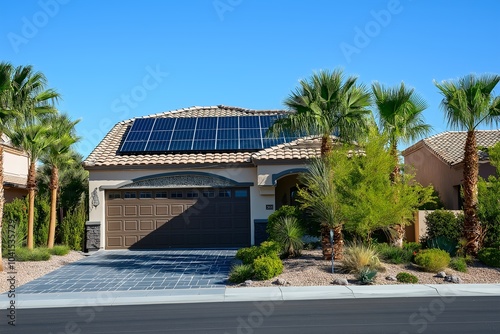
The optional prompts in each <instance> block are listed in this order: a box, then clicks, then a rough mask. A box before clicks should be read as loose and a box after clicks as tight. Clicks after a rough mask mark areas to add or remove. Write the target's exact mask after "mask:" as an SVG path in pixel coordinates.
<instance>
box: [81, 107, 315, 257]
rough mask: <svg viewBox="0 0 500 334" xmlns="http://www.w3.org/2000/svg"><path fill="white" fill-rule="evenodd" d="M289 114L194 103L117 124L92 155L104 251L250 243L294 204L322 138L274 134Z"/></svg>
mask: <svg viewBox="0 0 500 334" xmlns="http://www.w3.org/2000/svg"><path fill="white" fill-rule="evenodd" d="M284 114H285V111H283V110H249V109H244V108H237V107H228V106H223V105H219V106H212V107H191V108H185V109H179V110H174V111H169V112H163V113H159V114H155V115H150V116H145V117H139V118H133V119H129V120H125V121H122V122H120V123H118V124H116V125H115V126H114V127H113V128H112V129H111V130H110V131H109V133H108V134H107V135H106V136H105V138H104V139H103V140H102V141H101V143H99V144H98V145H97V147H96V148H95V149H94V151H93V152H92V153H91V154H90V155H89V156H88V157H87V159H86V160H85V161H84V167H85V169H87V170H88V171H89V187H90V189H89V190H90V194H91V196H90V213H89V220H90V221H91V222H96V223H97V224H98V225H99V226H100V227H99V228H98V231H99V232H100V238H99V242H98V243H99V247H98V248H104V249H123V248H143V249H147V248H168V247H179V248H182V247H201V248H203V247H205V248H210V247H241V246H249V245H252V244H258V243H260V242H261V241H263V239H264V238H265V226H266V223H267V218H268V216H269V214H271V213H272V212H274V210H276V209H277V208H279V207H280V206H281V205H284V204H293V203H294V200H295V194H296V190H297V188H296V185H297V175H298V174H299V173H301V172H303V171H305V170H306V163H307V161H308V159H310V158H312V157H317V156H319V155H320V141H319V139H314V138H296V137H289V136H285V135H281V136H279V137H278V138H268V137H266V130H267V128H268V127H269V125H270V124H271V123H272V122H273V120H274V119H276V118H277V117H279V116H282V115H284Z"/></svg>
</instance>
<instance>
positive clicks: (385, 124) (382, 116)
mask: <svg viewBox="0 0 500 334" xmlns="http://www.w3.org/2000/svg"><path fill="white" fill-rule="evenodd" d="M372 91H373V97H374V103H375V106H376V108H377V111H378V124H379V129H380V130H381V131H382V132H384V133H385V134H386V135H387V136H388V138H389V147H390V154H391V155H392V157H393V159H394V169H393V171H392V172H391V175H390V177H391V181H392V182H393V183H395V182H398V179H399V152H398V143H399V142H404V143H409V142H410V141H413V140H416V139H419V138H421V137H423V136H426V135H428V134H429V133H430V131H431V126H430V125H429V124H426V123H425V121H424V118H423V115H422V113H423V111H424V110H425V109H426V108H427V103H426V102H425V101H424V100H423V99H422V98H421V97H420V96H419V95H417V93H415V90H414V89H413V88H407V87H406V86H405V84H404V83H403V82H402V83H401V84H400V85H399V86H396V87H393V88H386V87H384V86H383V85H381V84H379V83H378V82H375V83H373V84H372ZM395 200H398V199H397V198H396V199H395ZM393 231H394V232H395V233H394V234H395V235H394V236H393V237H392V239H393V244H394V245H395V246H397V247H403V238H404V234H405V229H404V226H403V225H401V224H397V225H395V226H394V227H393Z"/></svg>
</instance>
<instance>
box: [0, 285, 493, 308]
mask: <svg viewBox="0 0 500 334" xmlns="http://www.w3.org/2000/svg"><path fill="white" fill-rule="evenodd" d="M453 296H455V297H459V296H500V284H456V285H455V284H415V285H379V286H359V285H349V286H312V287H257V288H227V287H226V288H211V289H203V288H200V289H172V290H144V291H138V290H134V291H100V292H77V293H41V294H22V293H21V294H17V295H16V296H15V298H12V299H9V298H8V296H7V295H6V294H2V295H1V296H0V297H1V299H0V308H2V309H7V308H9V306H10V303H11V301H15V307H16V309H28V308H53V307H82V306H89V307H98V306H115V305H145V304H173V303H210V302H241V301H275V302H280V301H287V300H310V299H350V298H395V297H453Z"/></svg>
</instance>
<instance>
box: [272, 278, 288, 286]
mask: <svg viewBox="0 0 500 334" xmlns="http://www.w3.org/2000/svg"><path fill="white" fill-rule="evenodd" d="M273 283H274V284H277V285H285V284H286V283H287V282H286V281H285V280H284V279H283V278H278V279H277V280H276V281H274V282H273Z"/></svg>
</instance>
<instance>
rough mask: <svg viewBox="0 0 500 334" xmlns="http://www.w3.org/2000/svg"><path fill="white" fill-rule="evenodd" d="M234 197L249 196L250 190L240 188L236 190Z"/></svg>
mask: <svg viewBox="0 0 500 334" xmlns="http://www.w3.org/2000/svg"><path fill="white" fill-rule="evenodd" d="M234 197H236V198H247V197H248V190H246V189H238V190H235V191H234Z"/></svg>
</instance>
